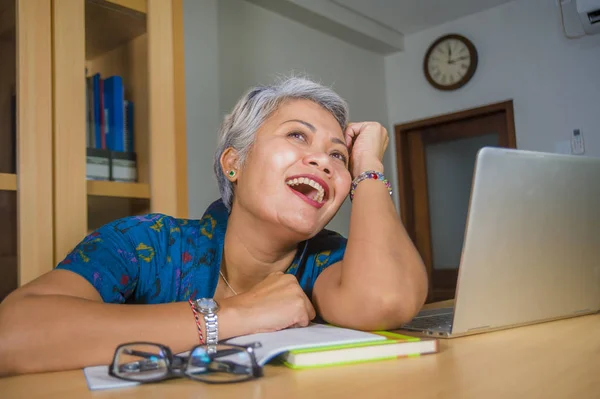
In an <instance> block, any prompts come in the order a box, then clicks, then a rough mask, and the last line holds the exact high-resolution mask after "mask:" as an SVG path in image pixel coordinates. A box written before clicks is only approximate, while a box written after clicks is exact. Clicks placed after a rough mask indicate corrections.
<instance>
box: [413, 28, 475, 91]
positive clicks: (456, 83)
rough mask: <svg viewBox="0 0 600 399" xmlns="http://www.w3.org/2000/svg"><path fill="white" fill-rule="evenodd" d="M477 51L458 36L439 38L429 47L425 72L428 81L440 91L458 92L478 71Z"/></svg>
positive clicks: (464, 38) (463, 38) (471, 44)
mask: <svg viewBox="0 0 600 399" xmlns="http://www.w3.org/2000/svg"><path fill="white" fill-rule="evenodd" d="M477 61H478V59H477V49H476V48H475V46H474V45H473V43H472V42H471V41H470V40H469V39H467V38H466V37H464V36H461V35H457V34H450V35H445V36H442V37H440V38H438V39H437V40H436V41H435V42H433V43H432V44H431V46H429V48H428V49H427V53H426V54H425V59H424V60H423V70H424V73H425V77H426V78H427V81H428V82H429V83H430V84H431V85H432V86H433V87H435V88H436V89H439V90H447V91H448V90H456V89H459V88H461V87H463V86H464V85H465V84H467V82H469V81H470V80H471V78H472V77H473V75H474V74H475V70H476V69H477Z"/></svg>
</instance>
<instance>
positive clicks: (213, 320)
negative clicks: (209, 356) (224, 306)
mask: <svg viewBox="0 0 600 399" xmlns="http://www.w3.org/2000/svg"><path fill="white" fill-rule="evenodd" d="M204 323H205V325H206V341H205V342H206V345H207V346H208V352H209V353H210V352H216V351H217V343H218V342H219V322H218V317H217V315H216V314H215V313H209V314H205V315H204Z"/></svg>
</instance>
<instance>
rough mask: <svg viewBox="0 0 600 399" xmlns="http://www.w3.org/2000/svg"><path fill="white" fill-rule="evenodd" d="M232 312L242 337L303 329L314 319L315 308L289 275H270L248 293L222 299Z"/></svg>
mask: <svg viewBox="0 0 600 399" xmlns="http://www.w3.org/2000/svg"><path fill="white" fill-rule="evenodd" d="M221 304H222V305H223V306H224V307H227V308H230V310H234V311H235V314H236V316H237V317H236V319H237V320H239V321H240V323H243V324H244V325H239V326H238V328H240V329H241V330H242V331H246V334H252V333H258V332H271V331H278V330H282V329H284V328H288V327H306V326H307V325H308V324H309V323H310V321H311V320H312V319H314V318H315V315H316V313H315V308H314V307H313V305H312V303H311V302H310V300H309V299H308V297H307V296H306V294H305V293H304V291H302V288H301V287H300V284H298V280H297V279H296V277H295V276H294V275H292V274H284V273H282V272H275V273H271V274H269V275H268V276H267V278H266V279H264V280H263V281H261V282H260V283H258V284H257V285H255V286H254V287H253V288H252V289H251V290H250V291H248V292H244V293H243V294H239V295H236V296H233V297H229V298H226V299H223V300H222V301H221Z"/></svg>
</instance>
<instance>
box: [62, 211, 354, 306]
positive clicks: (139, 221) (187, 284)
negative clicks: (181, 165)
mask: <svg viewBox="0 0 600 399" xmlns="http://www.w3.org/2000/svg"><path fill="white" fill-rule="evenodd" d="M228 218H229V213H228V211H227V208H226V207H225V205H224V204H223V202H222V201H221V200H217V201H215V202H213V203H212V204H211V205H210V206H209V207H208V209H207V210H206V212H205V213H204V216H203V217H202V219H200V220H192V219H179V218H174V217H170V216H166V215H163V214H148V215H144V216H130V217H125V218H122V219H118V220H115V221H113V222H110V223H108V224H106V225H104V226H102V227H101V228H99V229H98V230H96V231H94V232H93V233H91V234H89V235H88V236H87V237H85V238H84V239H83V240H82V241H81V242H80V243H79V244H77V246H76V247H75V248H74V249H73V250H72V251H71V252H70V253H69V254H68V255H67V256H66V258H65V259H64V260H63V261H61V262H60V263H59V264H58V265H57V269H65V270H70V271H72V272H74V273H77V274H79V275H81V276H83V277H84V278H85V279H87V280H88V281H89V282H90V283H91V284H92V285H93V286H94V287H95V288H96V289H97V290H98V292H99V293H100V295H101V296H102V299H103V300H104V302H108V303H146V304H153V303H167V302H178V301H187V300H188V299H189V298H190V297H191V298H192V299H194V298H200V297H213V295H214V293H215V290H216V288H217V283H218V281H219V270H220V267H221V255H222V253H223V243H224V239H225V230H226V228H227V220H228ZM345 249H346V239H345V238H344V237H342V236H341V235H339V234H337V233H335V232H332V231H329V230H326V229H325V230H323V231H321V232H320V233H319V234H317V235H316V236H315V237H313V238H311V239H309V240H307V241H303V242H301V243H300V244H298V251H297V252H296V256H295V257H294V260H293V261H292V263H291V265H290V266H289V268H288V269H287V271H286V273H290V274H294V275H295V276H296V277H297V278H298V282H299V283H300V286H301V287H302V288H303V290H304V292H305V293H306V294H307V295H308V297H309V298H310V297H311V294H312V289H313V286H314V284H315V281H316V279H317V276H319V274H320V273H321V272H322V271H323V270H324V269H325V268H326V267H327V266H329V265H332V264H334V263H336V262H338V261H340V260H342V257H343V256H344V251H345Z"/></svg>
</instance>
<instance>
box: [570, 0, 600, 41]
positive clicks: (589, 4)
mask: <svg viewBox="0 0 600 399" xmlns="http://www.w3.org/2000/svg"><path fill="white" fill-rule="evenodd" d="M575 3H576V7H577V14H579V19H581V23H582V24H583V30H584V31H585V33H587V34H588V35H594V34H596V33H600V0H575Z"/></svg>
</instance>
